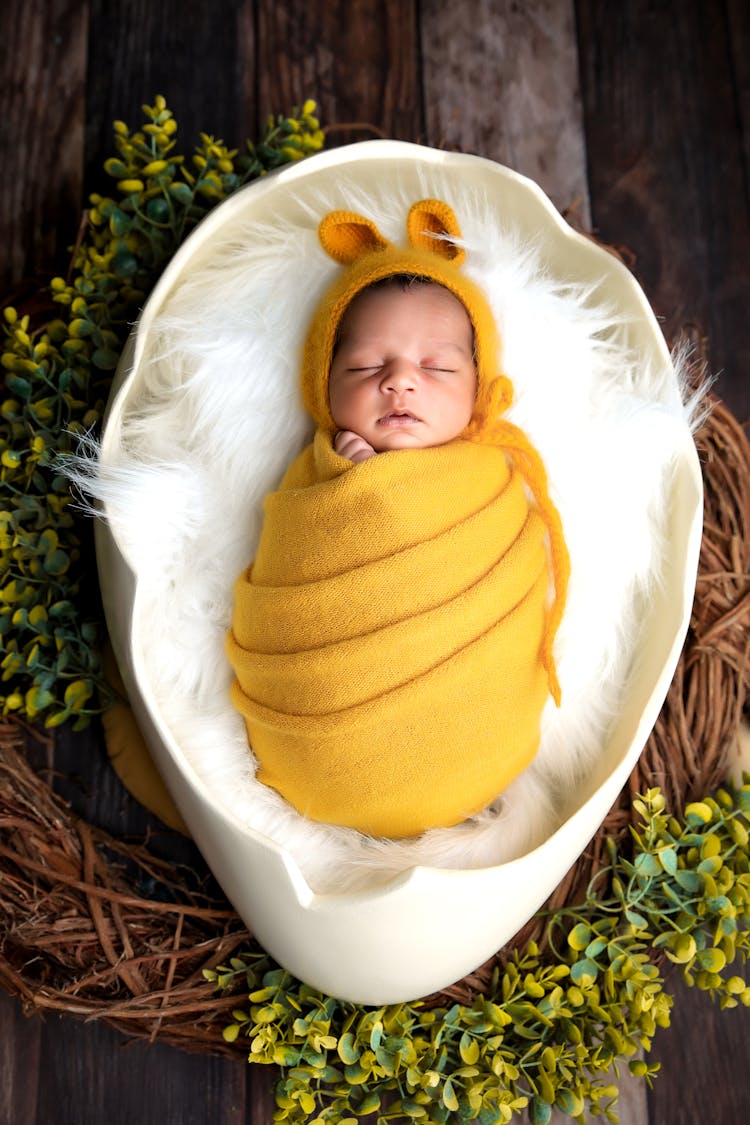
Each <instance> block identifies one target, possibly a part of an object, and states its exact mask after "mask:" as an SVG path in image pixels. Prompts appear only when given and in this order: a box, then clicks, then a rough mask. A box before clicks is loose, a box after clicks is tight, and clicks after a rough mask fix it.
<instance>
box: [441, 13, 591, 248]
mask: <svg viewBox="0 0 750 1125" xmlns="http://www.w3.org/2000/svg"><path fill="white" fill-rule="evenodd" d="M420 37H421V47H422V58H423V67H424V79H423V80H424V102H425V114H426V123H427V138H428V141H429V143H430V144H433V145H440V146H444V147H446V148H458V149H461V150H462V151H463V152H473V153H477V154H478V155H480V156H486V157H489V158H490V159H491V160H497V161H499V162H500V163H501V164H507V165H509V166H510V167H511V168H513V169H515V170H516V171H517V172H521V173H522V174H523V175H525V176H530V177H531V178H532V179H534V180H536V181H537V183H538V184H540V186H541V187H542V188H544V190H545V191H546V192H547V194H548V195H549V196H550V197H551V199H552V201H553V202H554V203H555V205H556V206H557V207H558V208H560V209H561V210H563V209H565V208H567V207H570V206H574V207H575V208H576V211H577V213H578V215H579V217H580V219H581V221H582V222H583V224H584V225H586V226H587V225H588V223H589V204H588V184H587V180H586V152H585V142H584V135H583V121H582V111H581V100H580V91H579V87H578V61H577V49H576V35H575V13H574V8H573V3H572V0H536V2H535V3H530V4H518V3H514V2H513V0H474V2H472V3H470V4H464V5H463V6H462V7H461V8H460V9H457V8H455V7H454V6H452V5H449V4H443V3H442V2H441V0H423V3H422V6H421V18H420Z"/></svg>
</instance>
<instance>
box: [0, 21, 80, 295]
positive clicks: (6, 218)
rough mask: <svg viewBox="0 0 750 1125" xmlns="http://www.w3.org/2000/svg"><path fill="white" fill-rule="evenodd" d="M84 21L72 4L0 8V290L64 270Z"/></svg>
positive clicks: (73, 226) (76, 171)
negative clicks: (0, 159)
mask: <svg viewBox="0 0 750 1125" xmlns="http://www.w3.org/2000/svg"><path fill="white" fill-rule="evenodd" d="M87 22H88V10H87V4H85V3H80V2H77V0H47V2H46V3H44V4H20V3H6V4H3V5H0V43H2V51H0V153H2V158H3V174H2V176H1V177H0V245H2V247H3V254H2V259H1V261H0V293H5V292H7V291H8V290H10V289H11V288H12V287H13V286H15V285H16V284H17V283H18V282H19V281H21V279H23V278H29V277H33V276H35V275H38V274H42V275H47V274H48V273H49V272H50V271H52V272H55V271H58V270H62V271H64V270H65V268H66V267H67V262H68V256H69V255H68V246H69V245H70V244H71V243H72V242H73V241H74V239H75V235H76V231H77V229H78V216H79V214H80V209H81V198H82V173H83V120H84V115H83V106H84V97H85V82H86V70H85V68H86V34H87ZM45 279H46V277H45Z"/></svg>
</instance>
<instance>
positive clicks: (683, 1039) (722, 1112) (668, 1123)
mask: <svg viewBox="0 0 750 1125" xmlns="http://www.w3.org/2000/svg"><path fill="white" fill-rule="evenodd" d="M737 971H738V972H739V971H740V970H739V968H738V969H737ZM746 979H747V975H746ZM667 987H668V989H669V991H670V992H672V994H673V995H674V997H675V1005H674V1008H673V1010H672V1026H671V1027H670V1028H669V1030H668V1031H664V1032H661V1033H660V1034H658V1035H657V1036H656V1037H655V1039H654V1049H653V1052H652V1058H653V1060H654V1061H657V1062H660V1063H661V1067H662V1069H661V1073H660V1074H659V1075H658V1077H657V1078H656V1080H655V1082H654V1085H653V1089H652V1090H651V1091H650V1092H649V1111H650V1121H651V1122H652V1125H678V1122H679V1125H708V1123H709V1122H714V1121H716V1122H725V1123H726V1125H730V1122H731V1125H735V1123H736V1125H740V1123H741V1122H746V1121H748V1120H750V1077H749V1074H748V1070H749V1064H750V1011H748V1009H747V1008H734V1009H733V1010H732V1011H726V1012H722V1013H721V1014H719V1011H718V1007H716V1006H714V1005H712V1004H711V1001H710V1000H709V998H708V996H706V995H705V993H702V992H700V991H699V990H698V989H697V988H688V987H687V986H686V985H685V984H683V982H682V980H681V978H680V977H679V975H678V974H677V973H672V974H670V976H669V978H668V985H667Z"/></svg>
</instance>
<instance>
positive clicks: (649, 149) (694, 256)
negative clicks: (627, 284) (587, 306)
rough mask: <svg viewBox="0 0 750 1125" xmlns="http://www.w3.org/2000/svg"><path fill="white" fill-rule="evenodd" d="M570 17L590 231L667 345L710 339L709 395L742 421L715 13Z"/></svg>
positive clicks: (705, 8) (728, 107)
mask: <svg viewBox="0 0 750 1125" xmlns="http://www.w3.org/2000/svg"><path fill="white" fill-rule="evenodd" d="M577 14H578V29H579V48H580V57H581V72H582V75H583V82H582V88H583V97H584V108H585V122H586V134H587V147H588V157H589V168H590V189H591V205H592V214H593V219H594V225H595V228H596V230H597V233H598V234H599V235H600V236H601V237H602V238H603V239H604V240H605V241H608V242H614V243H619V244H623V245H625V246H628V247H629V248H630V249H631V250H632V251H633V252H634V254H635V255H636V267H635V268H636V273H637V275H638V277H639V279H640V280H641V282H642V284H643V286H644V288H645V290H646V294H647V296H648V297H649V299H650V300H651V302H652V304H653V306H654V308H655V310H656V312H657V314H658V315H660V316H661V317H662V318H663V321H664V330H665V333H666V335H667V337H668V338H672V339H673V338H674V337H675V336H676V334H677V333H678V331H679V330H680V329H681V328H682V327H683V326H685V325H692V326H694V327H695V330H696V333H697V334H698V335H699V336H700V335H705V336H707V337H708V342H709V347H710V365H711V368H712V370H713V371H714V372H719V373H720V375H719V383H718V387H719V391H720V393H722V394H723V395H724V397H725V398H726V399H727V401H728V402H729V404H730V405H731V406H732V407H733V409H734V411H735V413H737V414H738V416H739V417H740V418H747V417H748V416H750V381H749V380H748V377H747V372H748V369H749V366H750V321H749V319H748V316H747V310H748V307H749V306H750V273H749V272H748V268H747V263H748V258H749V256H750V210H749V208H748V196H747V179H746V160H745V157H744V155H743V147H742V144H739V145H738V143H737V140H738V137H737V128H738V103H737V98H736V89H735V75H734V73H733V64H732V50H731V49H730V41H729V38H728V25H727V21H726V20H725V18H724V12H723V10H722V9H721V8H717V5H715V4H712V3H707V2H703V3H688V4H685V3H681V2H680V0H665V2H662V3H659V4H653V3H649V2H648V0H631V2H629V3H627V4H618V5H611V6H610V5H607V6H606V8H605V6H603V5H601V4H598V3H596V0H579V3H578V5H577ZM737 22H738V23H739V22H740V21H737ZM744 22H745V25H746V22H747V21H744ZM745 48H747V39H746V41H745ZM738 53H739V54H742V52H738ZM745 66H746V63H745ZM739 81H740V82H741V83H742V82H744V83H745V85H746V83H747V73H746V71H745V73H744V78H740V79H739Z"/></svg>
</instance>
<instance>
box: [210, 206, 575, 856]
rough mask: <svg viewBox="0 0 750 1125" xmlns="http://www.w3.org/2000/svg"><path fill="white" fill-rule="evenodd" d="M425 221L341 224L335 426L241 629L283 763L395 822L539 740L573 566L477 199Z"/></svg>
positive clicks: (269, 746)
mask: <svg viewBox="0 0 750 1125" xmlns="http://www.w3.org/2000/svg"><path fill="white" fill-rule="evenodd" d="M407 230H408V233H409V241H410V247H409V248H408V249H406V250H399V249H397V248H395V247H393V246H391V245H390V244H389V243H387V242H386V241H385V240H384V239H383V238H382V236H381V235H380V233H379V232H378V231H377V228H376V227H375V226H374V224H372V223H371V222H369V220H366V219H363V218H362V217H361V216H357V215H353V214H352V213H349V212H333V213H332V214H331V215H329V216H327V217H326V219H325V220H324V221H323V223H322V224H321V228H320V237H321V243H322V244H323V247H324V249H326V250H327V252H328V253H329V254H330V255H331V256H332V257H334V258H335V259H336V260H337V261H339V262H341V263H342V264H343V265H345V266H346V267H347V269H346V270H345V272H344V273H343V274H342V275H341V276H340V277H339V279H338V281H337V282H336V283H335V284H334V285H333V286H332V288H331V289H330V290H329V292H328V293H327V294H326V295H325V296H324V298H323V300H322V302H321V304H320V305H319V307H318V310H317V312H316V314H315V317H314V319H313V322H312V325H311V327H310V331H309V333H308V338H307V344H306V348H305V354H304V358H303V365H302V387H303V393H304V396H305V400H306V403H307V406H308V409H309V410H310V413H311V415H312V417H313V418H314V420H315V422H316V424H317V430H316V433H315V437H314V440H313V442H312V443H311V445H309V446H308V447H307V448H306V449H305V450H303V452H302V453H301V454H300V456H299V457H298V458H297V459H296V460H295V461H294V463H293V464H292V465H291V466H290V468H289V469H288V470H287V473H286V475H285V477H284V479H283V480H282V482H281V484H280V486H279V489H278V491H276V492H273V493H271V494H270V495H269V496H268V497H267V498H266V501H265V521H264V526H263V530H262V534H261V538H260V542H259V544H258V550H257V553H256V556H255V559H254V561H253V563H252V565H251V566H250V567H249V568H248V569H247V570H246V571H245V573H244V574H243V575H242V576H241V577H240V579H239V581H238V583H237V586H236V590H235V608H234V614H233V620H232V629H231V632H230V634H229V637H228V640H227V651H228V655H229V658H230V661H231V663H232V666H233V668H234V670H235V673H236V679H235V681H234V683H233V685H232V700H233V702H234V705H235V706H236V707H237V709H238V710H239V711H240V712H241V714H242V715H243V717H244V719H245V724H246V727H247V732H248V736H249V740H250V744H251V747H252V749H253V752H254V754H255V757H256V759H257V762H258V778H259V780H260V781H261V782H263V783H265V784H267V785H270V786H272V787H273V788H275V789H276V790H277V791H278V792H279V793H281V795H282V796H283V797H285V798H286V800H287V801H289V802H290V803H291V804H292V805H293V806H294V807H295V808H296V809H297V810H298V811H299V812H300V813H302V814H303V815H306V816H308V817H310V818H312V819H314V820H319V821H323V822H326V823H331V824H339V825H345V826H348V827H351V828H354V829H357V830H359V831H360V832H363V833H366V834H369V835H373V836H383V837H390V838H405V837H412V836H416V835H420V834H421V833H422V832H424V831H426V830H427V829H429V828H433V827H438V826H449V825H452V824H457V823H459V822H461V821H462V820H464V819H466V818H467V817H469V816H471V815H472V814H474V813H476V812H478V811H479V810H480V809H482V808H484V807H486V806H487V805H489V804H490V803H491V802H492V801H494V799H495V798H496V797H497V796H498V794H499V793H500V792H502V790H503V789H504V788H505V787H506V786H507V785H508V784H509V782H510V781H512V780H513V779H514V778H515V777H516V776H517V775H518V774H519V773H520V772H521V771H522V770H523V769H525V768H526V766H527V765H528V764H529V763H530V761H531V760H532V758H533V757H534V754H535V753H536V750H537V747H538V744H539V737H540V720H541V712H542V710H543V708H544V705H545V703H546V700H547V698H548V696H549V694H550V692H551V693H552V694H553V696H554V697H555V699H556V700H558V701H559V685H558V684H557V679H556V675H555V668H554V660H553V658H552V641H553V639H554V634H555V631H556V628H557V625H558V623H559V620H560V616H561V614H562V606H563V603H564V595H565V586H566V582H567V566H568V561H567V551H566V548H565V543H564V539H563V537H562V529H561V526H560V520H559V516H558V514H557V511H556V509H555V507H554V505H553V504H552V502H551V500H550V498H549V495H548V492H547V486H546V477H545V473H544V468H543V465H542V463H541V459H540V458H539V456H538V454H537V453H536V451H535V450H534V449H533V447H532V446H531V445H530V443H529V442H528V440H527V439H526V438H525V436H524V435H523V433H522V432H521V431H520V430H518V429H517V427H515V426H513V425H512V424H510V423H508V422H506V421H504V420H503V419H502V414H503V412H504V410H505V409H506V407H507V406H508V405H509V403H510V400H511V397H512V386H511V384H510V382H509V380H508V379H507V378H506V377H505V376H503V375H500V374H498V370H497V368H498V362H499V343H498V340H497V335H496V329H495V324H494V320H493V318H492V315H491V313H490V310H489V307H488V305H487V303H486V300H485V298H484V296H483V294H482V293H481V291H480V290H479V289H478V288H477V287H476V286H475V285H473V283H472V282H471V281H470V280H469V279H468V278H467V277H465V275H463V273H462V272H461V271H460V269H459V266H460V264H461V262H462V259H463V253H464V252H463V250H461V248H460V246H459V245H458V244H457V242H456V241H454V239H457V238H458V236H459V233H460V232H458V225H457V223H456V221H455V216H454V215H453V212H452V211H451V209H450V208H449V207H448V206H447V205H446V204H444V203H441V202H440V201H435V200H431V201H422V202H421V203H420V204H415V205H414V207H413V208H412V210H411V212H410V214H409V219H408V221H407ZM425 232H426V233H425ZM376 454H378V456H376ZM529 490H530V491H531V492H532V493H533V495H534V498H535V500H536V504H531V503H530V502H529V499H528V491H529ZM548 548H549V550H548ZM550 558H551V560H552V574H553V577H554V583H555V599H554V601H553V602H552V605H551V607H550V606H548V593H549V587H550Z"/></svg>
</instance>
